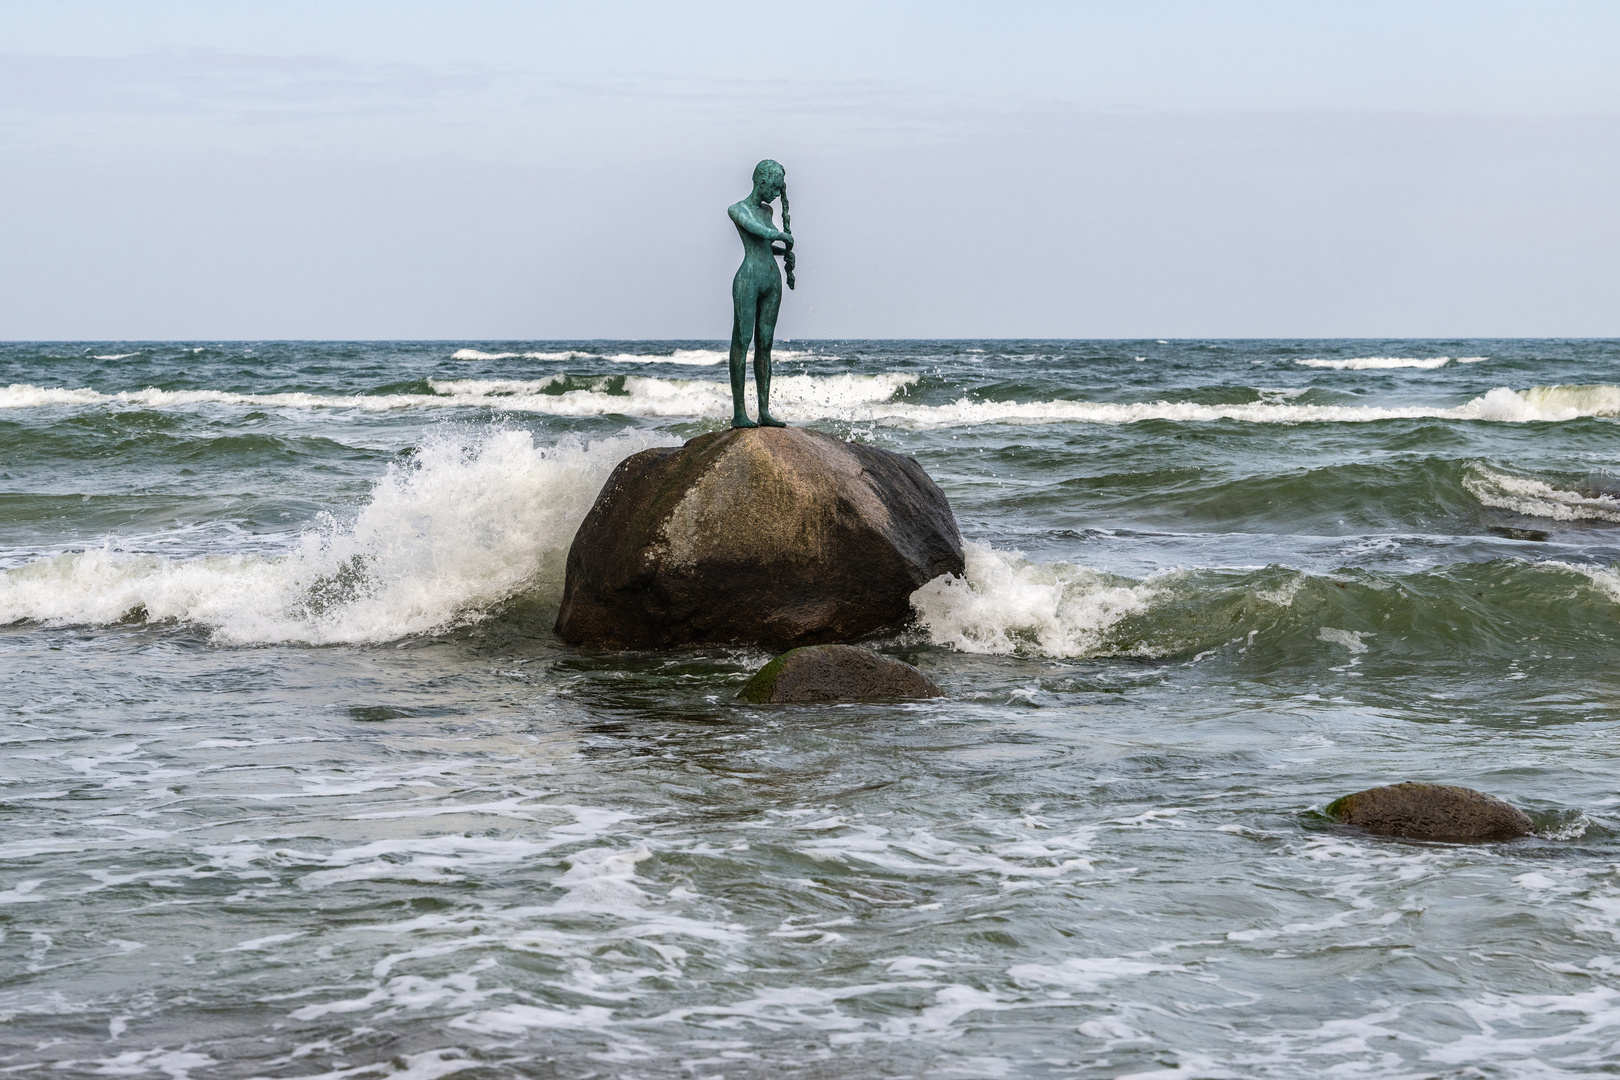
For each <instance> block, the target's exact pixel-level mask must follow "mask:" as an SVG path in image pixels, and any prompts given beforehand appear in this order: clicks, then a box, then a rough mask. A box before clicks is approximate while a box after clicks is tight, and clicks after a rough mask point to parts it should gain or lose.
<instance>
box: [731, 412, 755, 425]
mask: <svg viewBox="0 0 1620 1080" xmlns="http://www.w3.org/2000/svg"><path fill="white" fill-rule="evenodd" d="M731 426H732V427H734V428H739V427H759V425H758V424H756V423H754V422H753V421H752V420H750V419H748V414H747V413H738V414H737V415H736V416H733V417H732V418H731Z"/></svg>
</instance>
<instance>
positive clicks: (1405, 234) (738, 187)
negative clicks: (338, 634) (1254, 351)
mask: <svg viewBox="0 0 1620 1080" xmlns="http://www.w3.org/2000/svg"><path fill="white" fill-rule="evenodd" d="M767 156H769V157H774V158H776V159H778V160H779V161H781V162H782V163H783V164H784V165H785V166H786V169H787V176H788V190H789V195H790V198H791V199H792V201H793V224H794V233H795V235H796V237H797V238H798V241H799V242H798V252H799V272H798V277H799V288H798V291H797V292H794V293H790V294H789V295H788V299H787V301H786V302H785V304H784V308H783V316H782V326H781V330H780V332H779V333H780V334H781V335H783V336H786V337H790V338H792V337H801V338H815V337H823V338H825V337H1203V336H1210V337H1249V336H1254V337H1273V336H1310V337H1327V336H1358V337H1365V336H1499V335H1500V336H1616V335H1620V3H1617V2H1614V0H1592V2H1587V3H1559V2H1557V0H1539V2H1535V3H1491V2H1488V0H1468V2H1457V3H1446V2H1424V0H1403V2H1398V3H1383V2H1377V0H1356V2H1349V0H1346V2H1341V3H1334V2H1317V0H1288V2H1278V3H1244V2H1239V0H1231V2H1215V0H1206V2H1202V3H1180V2H1154V0H1118V2H1115V3H1099V4H1087V3H1050V4H1048V3H1016V2H1004V3H999V4H990V3H982V4H956V3H929V4H921V3H919V4H878V3H848V4H845V3H836V2H829V0H818V2H815V3H809V4H797V3H787V2H770V3H748V4H742V3H738V4H729V3H686V4H623V3H590V4H586V3H568V4H555V5H553V4H543V3H521V4H520V3H499V2H479V0H456V2H454V3H451V2H449V0H445V2H441V3H406V2H400V0H389V2H343V0H319V2H307V3H306V2H297V0H276V2H273V3H272V2H257V3H255V2H247V0H243V2H233V3H219V2H217V0H208V2H200V3H166V2H159V0H139V2H131V0H121V2H114V3H87V2H75V0H52V2H51V3H39V2H32V0H28V2H17V0H14V2H3V0H0V256H3V262H0V267H3V268H0V338H5V339H124V338H148V339H150V338H253V339H262V338H445V339H454V340H468V341H477V340H500V339H542V338H721V337H724V336H726V335H727V334H728V333H729V329H730V297H729V285H730V277H731V274H732V273H733V271H734V270H735V268H736V264H737V262H738V261H739V259H740V254H741V247H740V245H739V243H738V241H737V238H736V234H735V232H734V230H733V229H732V227H731V225H730V223H729V222H728V221H727V220H726V217H725V208H726V206H727V205H728V204H730V203H731V202H734V201H735V200H737V199H739V198H741V197H742V196H744V195H745V194H747V191H748V188H749V178H750V174H751V171H752V169H753V165H754V163H755V162H756V161H758V160H759V159H760V158H761V157H767Z"/></svg>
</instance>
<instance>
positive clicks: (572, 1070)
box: [0, 340, 1620, 1080]
mask: <svg viewBox="0 0 1620 1080" xmlns="http://www.w3.org/2000/svg"><path fill="white" fill-rule="evenodd" d="M716 348H718V346H716V345H714V344H713V343H692V342H662V343H657V342H623V343H602V342H519V343H510V342H496V343H492V342H449V343H390V342H371V343H320V342H312V343H260V344H240V343H206V342H187V343H145V344H132V343H119V344H105V343H103V344H95V343H91V344H73V345H64V344H45V345H38V344H10V345H0V387H7V386H9V389H0V748H3V753H4V760H5V763H6V764H5V768H4V770H3V775H0V824H3V826H4V833H3V835H0V1071H3V1072H4V1073H5V1074H6V1075H17V1076H23V1077H28V1076H40V1077H44V1076H87V1077H88V1076H151V1077H155V1078H161V1077H175V1078H186V1077H190V1078H193V1080H205V1078H211V1077H255V1076H263V1077H303V1076H322V1077H328V1078H334V1080H335V1078H338V1077H356V1078H362V1080H369V1078H374V1077H384V1076H393V1077H400V1078H407V1080H433V1078H436V1077H440V1076H446V1075H455V1076H458V1077H466V1078H468V1080H472V1078H474V1077H480V1076H490V1077H494V1076H523V1077H547V1076H556V1077H623V1078H643V1077H727V1078H744V1077H765V1076H770V1077H773V1078H774V1077H801V1076H802V1077H818V1078H820V1077H867V1076H917V1077H924V1076H927V1077H1122V1076H1157V1077H1189V1078H1190V1077H1267V1078H1272V1077H1275V1078H1296V1077H1301V1076H1320V1075H1335V1076H1337V1075H1345V1076H1378V1077H1499V1076H1501V1077H1508V1076H1511V1077H1520V1076H1523V1077H1537V1078H1551V1077H1567V1076H1586V1075H1599V1074H1601V1075H1609V1074H1612V1073H1613V1072H1614V1071H1616V1070H1617V1069H1620V876H1617V875H1620V833H1617V830H1620V813H1617V809H1616V808H1617V807H1620V790H1617V781H1616V774H1617V766H1620V748H1617V744H1616V740H1615V730H1616V722H1617V721H1620V674H1617V671H1616V659H1617V656H1620V628H1617V622H1616V620H1617V617H1620V571H1617V570H1616V564H1617V562H1620V426H1617V417H1620V385H1617V384H1620V343H1615V342H1602V341H1478V340H1476V341H1237V342H1218V341H1211V342H1196V341H1178V342H1162V341H1135V342H1044V341H1029V342H995V341H984V342H970V341H951V342H811V343H789V344H788V345H787V346H786V349H787V351H786V352H784V353H783V354H782V355H781V356H780V358H779V362H778V381H777V384H776V391H775V398H774V400H775V401H776V402H779V403H780V406H781V407H780V409H779V415H781V416H782V417H783V418H784V419H787V420H788V421H789V422H792V423H800V424H808V425H811V426H814V427H817V428H819V429H821V430H825V431H829V432H832V433H834V434H837V435H840V436H842V437H847V438H856V439H862V440H868V441H871V442H874V443H877V444H879V445H882V446H886V447H889V448H891V449H895V450H899V451H901V452H904V453H907V454H911V455H914V456H915V457H916V458H917V459H918V460H919V461H920V462H921V463H922V465H923V466H924V467H925V468H926V469H927V470H928V471H929V473H930V474H931V475H933V476H934V477H935V479H936V480H937V481H938V482H939V484H940V485H941V487H942V488H943V489H944V491H945V492H946V494H947V496H948V497H949V498H950V500H951V502H952V505H953V506H954V507H955V510H956V513H957V516H958V519H959V521H960V523H961V526H962V531H963V534H964V536H965V537H966V538H967V539H968V541H969V559H968V574H967V577H966V579H964V580H956V581H939V582H936V583H934V584H932V585H930V586H927V587H925V588H924V589H923V590H921V591H920V592H919V593H918V594H917V595H916V597H914V604H915V606H916V607H917V610H918V622H917V625H916V626H915V627H914V628H912V629H911V630H909V631H908V632H906V633H905V634H903V635H901V636H899V637H897V638H894V639H892V640H887V641H882V642H878V643H877V647H879V648H880V649H883V650H885V651H888V652H890V653H893V654H894V655H897V656H900V657H902V658H904V659H907V660H909V661H911V662H913V663H915V664H917V665H918V666H920V667H921V668H923V669H924V670H925V671H927V672H928V673H929V674H930V675H932V676H933V677H934V678H935V679H936V680H937V681H939V682H940V683H941V685H943V686H944V687H945V689H946V690H947V692H948V695H949V696H948V697H947V698H946V699H945V700H943V701H941V702H932V703H926V704H907V705H862V706H846V707H776V708H759V707H752V706H745V705H742V704H740V703H738V702H736V701H735V700H734V694H735V692H736V689H737V688H738V687H739V686H740V685H741V683H742V681H743V680H744V679H745V678H746V677H747V675H748V673H750V672H751V671H752V670H753V669H754V668H756V667H757V666H758V665H759V664H761V663H763V662H764V660H765V659H766V658H767V657H766V656H765V654H763V653H761V652H758V651H756V650H750V649H744V648H738V649H731V650H714V651H706V652H695V653H681V654H673V655H654V654H631V655H623V654H601V653H580V652H574V651H572V650H569V649H567V648H565V647H563V646H562V645H561V644H560V643H559V642H558V641H557V640H556V639H555V638H554V637H553V635H552V634H551V630H550V627H551V622H552V620H553V618H554V617H555V613H556V602H557V597H558V595H559V593H560V591H561V569H562V562H563V557H564V555H565V553H566V550H567V545H568V543H569V541H570V539H571V538H572V535H573V530H574V528H575V527H576V526H577V524H578V522H579V520H580V518H581V517H582V516H583V514H584V512H585V510H586V509H587V508H588V506H589V505H590V502H591V500H592V499H593V498H594V496H595V493H596V491H597V489H598V487H599V486H600V484H601V483H602V481H603V480H604V479H605V478H606V475H607V473H608V472H609V471H610V470H611V468H612V467H613V465H614V464H615V463H617V461H619V460H620V459H621V458H623V457H624V456H625V455H627V454H629V453H631V452H633V451H635V450H637V449H640V448H642V447H645V446H649V445H655V444H660V443H673V442H676V441H679V440H681V439H684V438H689V437H691V436H693V435H695V434H698V433H701V432H703V431H708V430H713V429H715V428H717V427H718V426H719V421H720V418H721V417H723V416H726V415H728V413H727V411H726V410H727V408H728V397H729V395H728V392H727V390H726V388H725V387H724V386H723V385H722V381H721V380H722V379H723V378H724V368H723V366H716V362H717V361H719V360H721V355H720V354H719V353H718V352H716V351H714V350H715V349H716ZM1400 779H1416V780H1435V781H1444V782H1450V783H1459V784H1465V785H1469V786H1473V787H1478V788H1481V789H1484V790H1486V791H1490V792H1492V793H1494V794H1497V795H1501V796H1503V797H1505V798H1508V799H1510V800H1512V801H1513V802H1515V803H1517V804H1518V805H1520V806H1522V807H1524V808H1525V809H1526V810H1527V811H1528V812H1529V813H1530V814H1531V815H1532V817H1534V818H1535V820H1536V821H1537V823H1538V825H1539V827H1540V829H1541V835H1540V836H1539V837H1537V838H1535V839H1531V840H1526V841H1520V842H1515V843H1510V844H1497V845H1487V846H1477V847H1459V846H1450V845H1439V844H1420V843H1409V842H1400V841H1389V840H1381V839H1376V838H1371V837H1367V836H1362V835H1358V834H1355V833H1353V832H1349V831H1346V830H1344V829H1342V828H1341V827H1339V826H1337V825H1335V824H1333V823H1331V822H1328V821H1327V820H1325V819H1324V818H1323V817H1322V816H1321V815H1320V813H1319V811H1320V808H1321V807H1322V806H1324V805H1326V803H1327V802H1329V801H1330V800H1331V799H1333V798H1335V797H1336V796H1338V795H1342V794H1345V793H1347V792H1350V791H1354V790H1358V789H1360V788H1364V787H1368V786H1371V785H1373V784H1377V783H1383V782H1391V781H1395V780H1400Z"/></svg>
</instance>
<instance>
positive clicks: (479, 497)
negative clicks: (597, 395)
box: [0, 428, 678, 644]
mask: <svg viewBox="0 0 1620 1080" xmlns="http://www.w3.org/2000/svg"><path fill="white" fill-rule="evenodd" d="M677 441H678V440H676V439H674V438H673V437H670V436H663V435H625V436H620V437H617V438H612V439H605V440H602V441H599V442H596V443H592V444H590V445H589V446H587V445H585V444H582V443H580V442H578V441H568V442H564V443H562V444H560V445H558V446H554V447H537V446H535V445H534V442H533V439H532V438H531V436H530V435H529V434H528V433H527V432H522V431H513V430H507V429H502V428H486V429H481V430H478V431H465V430H456V429H449V430H446V431H442V432H440V433H438V434H437V435H435V436H433V437H431V438H429V439H428V440H427V441H426V442H425V443H424V444H423V445H422V447H421V448H420V449H419V450H418V452H417V453H416V454H415V456H414V457H413V458H412V459H411V461H410V462H409V463H407V464H405V465H403V466H399V467H393V468H390V470H389V472H388V474H387V475H386V476H385V477H384V478H383V479H382V480H380V481H378V483H377V485H376V487H375V488H374V489H373V491H372V493H371V498H370V500H369V501H368V502H367V503H366V504H365V505H364V506H363V507H362V508H361V509H360V512H359V513H358V515H357V516H356V518H355V519H354V521H352V522H349V523H337V522H329V523H328V524H327V525H326V527H324V528H320V529H316V530H312V531H310V532H308V533H306V534H305V535H304V536H303V537H302V538H301V540H300V542H299V544H298V546H297V548H296V549H295V550H293V551H292V552H290V553H289V554H287V555H284V556H280V557H262V556H244V555H217V556H210V557H206V558H198V559H170V558H164V557H161V556H157V555H150V554H137V553H131V552H123V551H118V550H116V549H115V548H112V547H103V548H98V549H91V550H87V551H77V552H69V553H66V554H62V555H56V556H52V557H49V558H43V559H38V560H36V561H34V562H31V563H27V564H25V565H23V566H20V567H17V568H16V569H13V570H9V571H3V572H0V624H5V623H11V622H17V621H20V620H25V619H26V620H33V621H38V622H46V623H57V624H83V623H89V624H105V623H111V622H117V621H120V620H122V619H125V618H129V617H132V616H135V617H141V618H145V619H146V620H148V621H159V620H168V619H174V620H179V621H182V622H189V623H194V624H197V625H200V626H204V627H207V628H209V629H210V630H212V631H213V633H214V635H215V636H216V637H217V638H218V639H220V640H222V641H229V642H270V641H299V642H309V643H314V644H322V643H332V642H362V641H388V640H393V639H396V638H400V637H404V636H406V635H410V634H419V633H425V632H429V631H434V630H440V629H444V628H448V627H451V626H455V625H458V624H462V623H466V622H469V621H475V620H477V619H479V618H482V617H483V616H484V615H485V614H486V613H487V612H488V610H489V609H490V608H491V607H493V606H494V605H497V604H499V603H500V602H502V601H504V600H506V599H508V598H510V597H512V596H514V595H516V594H518V593H520V592H527V593H531V594H535V595H539V596H542V597H554V596H555V595H557V594H558V593H560V591H561V584H562V570H563V560H564V558H565V557H566V554H567V546H568V544H569V543H570V542H571V540H572V538H573V534H574V531H575V530H576V529H577V528H578V526H579V522H580V521H581V520H582V519H583V518H584V516H585V512H586V511H587V510H588V509H589V508H590V505H591V503H592V501H593V500H594V499H595V498H596V493H597V491H598V490H599V489H600V488H601V485H602V483H603V481H604V480H606V478H607V474H608V473H609V472H611V471H612V469H613V467H614V466H615V465H617V464H618V462H619V461H621V460H622V459H623V458H625V457H626V456H628V455H629V454H631V453H633V452H635V451H637V450H641V449H644V448H646V447H648V446H655V445H670V444H673V443H675V442H677Z"/></svg>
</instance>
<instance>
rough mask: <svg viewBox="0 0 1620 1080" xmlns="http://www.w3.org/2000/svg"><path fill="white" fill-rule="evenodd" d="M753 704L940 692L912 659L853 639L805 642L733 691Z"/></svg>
mask: <svg viewBox="0 0 1620 1080" xmlns="http://www.w3.org/2000/svg"><path fill="white" fill-rule="evenodd" d="M737 696H738V697H740V698H742V699H743V700H744V701H751V702H753V703H754V704H756V705H764V704H767V703H771V702H784V701H871V700H873V699H875V698H927V697H943V696H945V692H944V691H943V690H941V689H940V688H939V685H938V684H937V683H935V682H934V680H933V679H930V678H929V677H928V676H926V675H924V674H923V673H922V672H920V671H918V670H917V669H916V668H914V667H912V666H911V665H910V664H907V663H904V662H902V661H899V660H895V659H892V658H890V657H887V656H880V655H878V654H877V653H875V652H873V651H872V650H871V649H862V648H859V647H857V646H854V645H807V646H805V647H804V648H802V649H790V650H789V651H787V652H785V653H783V654H782V655H781V656H778V657H777V658H776V659H775V660H772V661H771V662H770V663H768V664H766V665H765V666H764V667H762V668H760V669H759V671H758V672H756V673H755V675H754V677H753V678H752V679H749V680H748V682H747V684H746V685H745V686H744V687H743V688H742V692H741V693H740V694H738V695H737Z"/></svg>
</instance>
